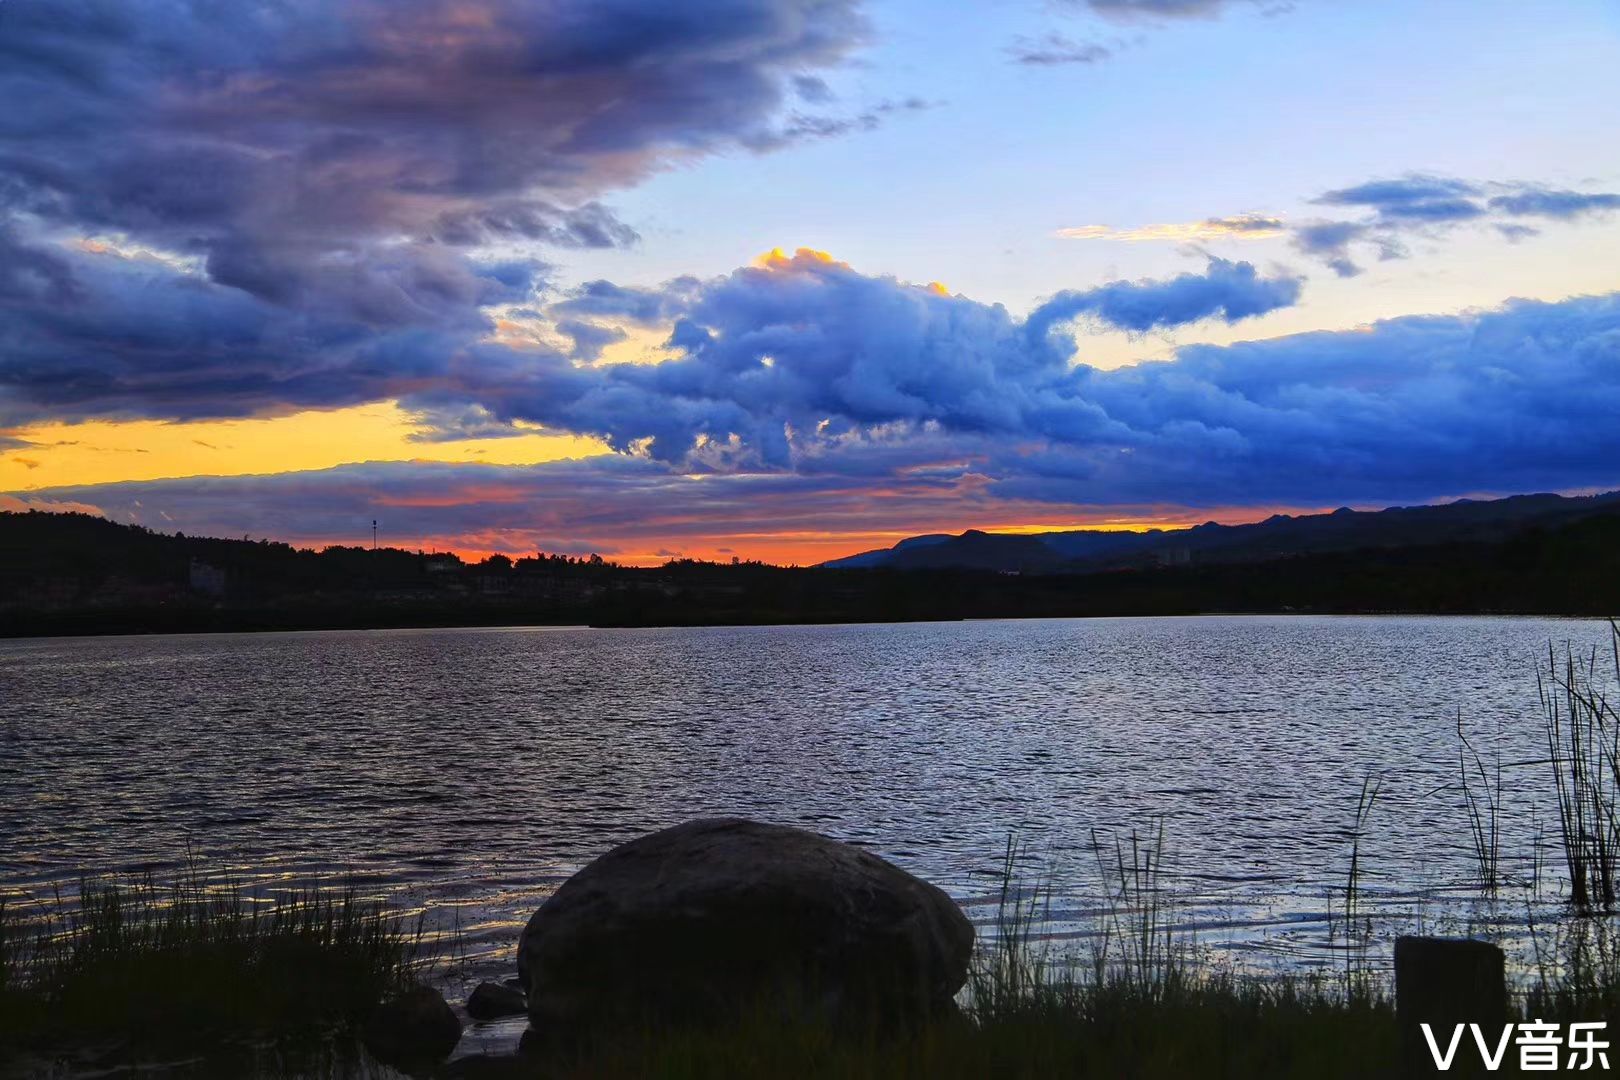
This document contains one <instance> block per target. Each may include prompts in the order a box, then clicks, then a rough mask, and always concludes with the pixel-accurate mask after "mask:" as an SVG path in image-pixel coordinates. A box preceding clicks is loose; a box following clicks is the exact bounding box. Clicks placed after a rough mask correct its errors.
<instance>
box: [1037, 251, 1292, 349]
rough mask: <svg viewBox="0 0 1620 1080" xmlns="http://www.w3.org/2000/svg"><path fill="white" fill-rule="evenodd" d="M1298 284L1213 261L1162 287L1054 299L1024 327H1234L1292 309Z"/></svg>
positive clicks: (1149, 284) (1120, 285)
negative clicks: (1086, 319)
mask: <svg viewBox="0 0 1620 1080" xmlns="http://www.w3.org/2000/svg"><path fill="white" fill-rule="evenodd" d="M1303 283H1304V281H1303V279H1302V278H1299V277H1297V276H1294V275H1289V274H1282V275H1278V276H1276V277H1270V278H1263V277H1261V276H1260V274H1259V272H1258V271H1257V270H1255V268H1254V265H1253V264H1252V263H1246V262H1229V261H1228V260H1226V259H1216V258H1212V259H1210V260H1209V267H1208V269H1207V270H1206V271H1205V272H1204V273H1203V274H1181V275H1180V276H1178V277H1174V278H1170V279H1168V280H1166V281H1116V282H1112V283H1111V284H1108V285H1103V286H1100V287H1098V288H1095V289H1087V290H1085V291H1083V292H1072V291H1071V292H1061V293H1058V294H1057V295H1056V296H1054V297H1052V298H1051V299H1050V300H1048V301H1047V302H1046V303H1044V304H1042V305H1041V306H1040V307H1038V308H1036V309H1035V311H1034V312H1033V313H1032V314H1031V315H1030V317H1029V326H1030V329H1031V331H1032V332H1033V333H1035V334H1039V335H1044V334H1045V333H1046V330H1047V328H1048V327H1050V326H1051V325H1052V324H1054V323H1058V322H1064V321H1067V320H1070V319H1074V318H1077V317H1079V316H1082V315H1089V316H1091V317H1093V318H1095V319H1096V320H1097V321H1098V322H1100V323H1102V324H1103V325H1105V326H1109V327H1112V328H1114V329H1116V330H1126V331H1130V332H1133V333H1145V332H1147V331H1149V330H1162V329H1166V328H1169V327H1174V326H1185V325H1186V324H1188V323H1194V322H1200V321H1202V320H1205V319H1220V320H1221V321H1223V322H1226V323H1235V322H1241V321H1242V320H1244V319H1251V318H1254V317H1256V316H1259V315H1265V314H1267V313H1269V312H1272V311H1276V310H1277V309H1278V308H1285V307H1291V306H1293V305H1294V304H1295V303H1297V302H1298V301H1299V292H1300V288H1301V286H1302V285H1303Z"/></svg>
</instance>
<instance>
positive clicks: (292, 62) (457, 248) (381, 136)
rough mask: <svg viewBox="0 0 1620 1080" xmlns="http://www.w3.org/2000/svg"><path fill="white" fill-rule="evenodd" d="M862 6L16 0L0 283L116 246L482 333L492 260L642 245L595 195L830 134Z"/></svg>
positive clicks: (334, 311) (5, 76)
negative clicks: (84, 245) (659, 172)
mask: <svg viewBox="0 0 1620 1080" xmlns="http://www.w3.org/2000/svg"><path fill="white" fill-rule="evenodd" d="M857 2H858V0H701V2H692V3H682V4H677V5H670V4H667V3H664V2H662V0H613V2H609V3H596V2H588V0H558V2H555V3H546V4H535V3H530V2H528V0H467V2H451V0H399V2H389V3H383V2H381V0H342V2H338V3H332V2H327V0H280V2H277V3H274V4H246V3H244V4H214V3H197V2H194V0H153V2H151V3H145V4H140V5H133V4H128V3H126V2H124V0H78V2H75V3H69V4H64V3H58V2H56V0H8V2H6V3H4V4H0V101H6V102H27V103H28V105H27V108H12V109H3V110H0V224H3V227H4V228H5V229H6V231H7V232H9V233H11V234H13V235H15V236H19V237H22V238H23V240H24V241H28V243H27V246H26V247H25V248H23V249H22V251H23V253H24V254H26V255H27V256H28V257H29V258H30V260H31V262H30V263H29V264H28V265H26V266H19V264H18V262H17V260H16V259H15V258H11V259H7V260H0V261H3V262H6V263H9V266H7V267H6V268H5V269H0V290H7V291H10V292H15V291H16V288H15V287H14V281H15V279H16V278H18V277H19V276H22V275H28V276H31V277H36V278H37V277H39V276H40V275H43V274H54V275H56V284H57V285H58V288H59V289H60V288H65V287H66V282H67V281H68V278H67V276H66V275H65V274H62V273H60V272H59V271H58V269H57V268H56V267H54V266H53V265H52V264H51V262H50V261H49V260H48V259H46V258H45V256H44V254H43V253H44V252H46V251H48V244H49V242H51V241H56V240H61V239H63V238H64V237H65V238H69V239H71V238H74V237H79V236H85V235H94V236H114V237H120V238H123V239H125V240H127V241H130V242H131V243H133V244H136V245H139V246H144V247H148V248H151V249H155V250H158V251H162V252H168V253H173V254H175V255H179V256H182V257H185V258H190V259H195V260H197V262H198V264H199V266H200V269H201V271H202V274H203V276H204V277H205V278H206V279H207V281H208V282H210V283H212V284H214V285H219V286H227V287H229V288H232V289H236V290H239V291H241V292H244V293H247V294H250V295H251V296H252V297H254V298H255V299H257V300H260V301H264V302H266V303H269V304H271V305H275V306H278V307H281V308H285V309H287V310H289V311H290V312H293V313H295V314H293V315H292V316H291V318H292V319H294V320H296V319H298V318H301V317H302V316H303V315H304V314H306V313H307V312H308V311H309V310H310V309H311V308H315V309H318V310H319V311H320V312H321V313H323V314H324V315H328V316H330V317H331V318H334V319H338V320H354V321H358V322H362V323H366V324H370V325H373V326H377V327H380V328H396V327H406V326H423V325H430V324H431V325H433V326H443V325H446V324H448V323H454V324H458V325H468V324H471V323H472V322H475V321H477V320H478V318H479V316H478V314H477V311H476V305H477V304H478V303H481V302H482V298H481V294H480V291H479V287H478V285H477V283H478V281H479V280H481V279H483V278H486V277H488V274H487V273H486V272H485V271H484V270H483V269H482V268H480V267H478V266H476V265H470V264H472V263H476V261H477V260H478V258H479V257H480V256H478V255H477V254H476V251H475V250H474V249H478V248H481V247H486V246H490V245H497V246H503V247H507V248H511V247H514V246H515V247H518V248H522V249H524V250H526V252H527V253H528V254H527V255H526V258H527V259H528V261H529V262H531V263H532V264H534V265H535V266H536V267H538V266H539V262H540V260H539V259H538V258H537V257H536V256H535V255H534V254H533V250H534V248H535V247H536V246H537V245H543V246H547V247H562V248H569V247H575V248H579V247H585V248H590V247H609V246H622V245H625V244H629V243H633V242H634V241H635V239H636V236H635V232H634V230H633V229H631V228H630V227H629V226H627V225H625V224H624V223H622V222H620V221H618V220H617V219H616V218H615V217H614V216H613V214H612V213H611V211H609V210H608V209H606V208H605V207H604V206H602V205H601V204H600V202H598V201H596V196H598V195H599V194H601V193H603V192H606V191H609V190H612V189H614V188H617V187H621V186H623V185H626V184H630V183H634V182H636V181H638V180H640V179H641V178H643V177H645V176H646V175H648V174H649V173H650V172H652V171H654V170H656V169H657V168H659V167H661V166H662V165H663V164H664V163H665V162H668V161H671V160H675V159H689V158H691V157H692V156H694V155H699V154H703V153H708V152H714V151H721V150H726V149H730V148H735V147H769V146H775V145H781V144H783V143H784V142H788V141H791V140H792V139H793V138H795V137H801V136H802V137H808V135H810V134H812V133H811V132H808V131H806V130H804V124H803V123H801V122H799V121H796V120H794V119H792V118H790V117H787V116H784V112H785V111H786V102H787V101H788V100H789V99H790V98H791V97H792V87H793V86H794V85H795V81H796V80H797V85H798V87H799V89H800V92H801V94H802V91H803V87H804V86H805V85H809V84H807V83H805V82H804V81H803V80H806V79H809V80H812V81H813V80H814V78H815V74H814V73H815V72H816V71H818V70H822V69H826V68H828V67H830V66H834V65H837V64H840V63H842V62H843V61H844V60H845V59H846V58H847V57H848V56H849V55H850V54H851V52H852V50H853V49H855V48H856V47H857V46H858V45H860V44H861V43H862V42H863V41H864V40H865V37H866V26H865V23H864V21H863V19H862V17H861V15H860V13H859V11H858V10H857V6H856V5H857ZM880 108H881V107H880ZM869 111H870V112H871V116H869V117H868V116H866V115H865V114H863V117H862V118H861V120H860V122H861V123H862V124H870V123H875V122H876V117H877V116H878V115H879V113H878V111H877V110H869ZM10 254H12V255H15V254H16V252H11V253H10ZM461 264H468V265H461Z"/></svg>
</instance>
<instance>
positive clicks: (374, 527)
mask: <svg viewBox="0 0 1620 1080" xmlns="http://www.w3.org/2000/svg"><path fill="white" fill-rule="evenodd" d="M371 550H372V551H376V550H377V519H376V518H372V519H371Z"/></svg>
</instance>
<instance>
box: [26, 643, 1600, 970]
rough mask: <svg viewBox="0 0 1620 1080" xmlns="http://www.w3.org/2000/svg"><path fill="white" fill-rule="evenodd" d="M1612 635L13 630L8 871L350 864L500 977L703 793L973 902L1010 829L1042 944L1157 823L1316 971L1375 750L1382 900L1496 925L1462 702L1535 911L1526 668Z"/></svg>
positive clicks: (326, 870)
mask: <svg viewBox="0 0 1620 1080" xmlns="http://www.w3.org/2000/svg"><path fill="white" fill-rule="evenodd" d="M1607 634H1608V628H1607V625H1606V624H1603V623H1600V622H1594V621H1568V620H1551V619H1528V618H1409V617H1387V618H1385V617H1366V618H1360V617H1357V618H1349V617H1338V618H1326V617H1324V618H1316V617H1204V618H1164V619H1097V620H1047V621H1030V622H1018V621H998V622H966V623H932V624H900V625H856V626H804V627H747V628H719V629H651V630H646V629H641V630H591V629H498V630H488V629H477V630H412V631H378V632H335V633H294V634H257V635H249V634H240V635H235V634H233V635H211V636H176V637H140V638H86V639H29V640H14V641H4V642H0V889H4V890H6V891H9V892H11V893H31V894H36V895H38V894H42V893H48V892H50V891H51V890H53V889H55V888H58V887H63V886H67V887H72V886H73V885H75V884H76V883H77V881H78V880H79V878H80V876H81V875H84V874H86V873H117V874H140V873H143V872H145V871H147V870H148V869H154V870H156V872H157V873H158V874H159V876H162V875H163V874H164V873H166V872H169V871H172V870H174V869H175V868H176V867H178V866H180V865H182V864H183V863H184V861H185V860H186V859H187V858H188V853H189V857H190V858H192V859H195V860H197V862H198V863H199V865H200V866H201V867H202V868H204V869H205V870H206V871H208V872H210V873H220V874H230V875H232V876H234V877H236V878H237V879H239V880H241V881H243V882H245V883H247V884H248V885H250V886H251V887H252V888H254V889H257V890H260V891H263V892H265V893H267V894H268V893H272V892H274V891H275V890H277V889H284V888H287V887H290V886H292V885H296V884H304V883H308V882H310V881H313V880H328V879H345V880H352V881H355V882H357V883H359V884H360V886H361V887H362V888H363V889H365V890H366V891H367V892H372V893H376V894H378V895H382V896H386V897H387V898H388V899H389V901H390V902H391V903H394V904H397V905H399V906H401V907H408V908H413V909H414V908H423V909H426V910H427V911H428V912H429V919H430V921H432V922H433V923H434V924H435V925H439V926H455V927H457V928H459V929H460V930H461V931H462V932H463V933H464V934H465V936H466V942H467V944H466V945H465V946H464V950H465V953H464V957H463V958H464V959H465V961H466V971H467V972H468V974H467V979H468V981H475V980H476V978H477V977H480V976H483V975H488V974H494V973H503V974H504V973H506V971H505V969H506V968H508V967H509V966H510V963H511V957H512V951H513V949H514V947H515V942H516V935H517V932H518V929H519V928H520V927H521V925H522V923H523V922H524V921H525V920H526V919H527V917H528V916H529V914H530V913H531V912H532V911H533V909H534V908H535V907H536V906H537V905H538V904H539V902H540V901H541V900H542V899H543V898H544V896H545V895H546V894H547V893H548V892H549V891H550V890H551V889H553V888H554V887H555V885H556V884H557V883H558V882H559V881H561V880H562V879H563V878H565V877H566V876H567V875H568V874H569V873H570V872H571V871H573V870H575V869H577V868H578V867H579V866H581V865H583V864H584V863H585V862H587V861H589V860H590V859H591V858H592V857H594V856H596V855H598V854H600V853H601V852H603V851H605V850H607V849H608V848H609V847H611V846H613V845H614V844H617V843H619V842H621V841H623V840H626V839H629V838H630V837H633V836H636V835H638V834H640V833H644V832H647V831H650V830H653V829H657V828H660V827H662V826H666V825H671V824H674V823H677V822H680V821H683V820H686V819H689V818H693V817H699V816H704V815H716V814H738V815H746V816H751V817H757V818H762V819H768V820H771V821H776V822H782V823H786V824H793V825H801V826H805V827H807V828H811V829H815V830H818V831H820V832H824V833H827V834H829V835H832V836H835V837H839V838H842V839H845V840H850V841H854V842H857V843H861V844H865V845H869V846H870V847H871V848H872V849H873V850H875V851H877V852H878V853H880V854H882V855H884V856H886V857H888V858H890V859H892V860H894V861H895V862H897V863H900V864H901V865H903V866H905V867H907V868H908V869H910V870H912V871H914V872H916V873H918V874H919V875H921V876H923V877H925V878H927V879H929V880H931V881H934V882H936V883H937V884H939V885H941V886H942V887H944V888H945V889H946V890H947V891H949V892H950V893H952V895H954V896H956V897H957V898H958V899H959V900H961V901H963V902H964V903H965V904H967V905H968V906H969V910H970V912H972V913H973V914H974V915H975V916H976V917H978V918H980V919H981V920H982V919H984V918H985V917H986V915H987V903H986V901H987V898H989V897H991V896H992V895H993V893H994V889H995V886H996V883H997V881H998V879H999V873H1000V867H1001V863H1002V858H1003V855H1004V852H1005V851H1006V846H1007V843H1008V839H1009V837H1017V838H1018V840H1019V841H1020V843H1021V845H1022V846H1023V848H1024V851H1025V854H1024V857H1023V859H1022V863H1021V865H1022V873H1023V874H1024V875H1026V878H1027V880H1030V881H1040V882H1046V883H1050V885H1051V886H1052V888H1053V892H1054V895H1055V896H1056V898H1057V903H1056V905H1055V909H1054V911H1053V913H1052V916H1051V919H1050V923H1049V929H1050V931H1051V933H1052V934H1053V935H1054V936H1055V937H1057V938H1060V939H1062V938H1066V937H1070V936H1080V935H1083V934H1084V933H1085V931H1086V928H1087V926H1088V925H1089V922H1088V916H1089V914H1090V913H1092V912H1094V911H1095V910H1096V906H1097V902H1098V900H1099V898H1100V896H1101V895H1102V875H1101V873H1100V871H1099V863H1098V859H1097V857H1096V851H1095V849H1094V844H1095V843H1101V844H1102V845H1103V846H1104V847H1105V848H1106V849H1107V850H1108V851H1109V852H1110V853H1111V852H1112V851H1113V848H1112V844H1113V842H1114V839H1115V838H1119V839H1122V840H1128V838H1129V836H1130V834H1131V832H1132V831H1133V830H1134V831H1136V832H1137V833H1138V834H1141V835H1144V836H1147V835H1151V834H1155V833H1156V830H1157V829H1158V827H1159V823H1160V822H1162V825H1163V829H1164V837H1165V849H1166V859H1167V862H1166V866H1167V870H1166V881H1167V883H1168V888H1169V890H1170V893H1171V895H1172V896H1173V898H1174V901H1175V912H1176V914H1175V918H1176V919H1177V921H1178V922H1179V923H1180V924H1181V925H1182V926H1184V927H1186V928H1188V929H1190V930H1192V931H1194V932H1196V934H1197V936H1198V939H1199V940H1200V941H1201V942H1203V943H1204V944H1205V945H1206V946H1208V947H1209V948H1210V949H1212V950H1214V951H1216V952H1217V953H1219V954H1220V955H1222V956H1224V957H1228V958H1233V959H1234V960H1235V961H1236V962H1238V963H1241V964H1244V965H1247V966H1255V965H1260V966H1265V965H1266V964H1280V965H1281V966H1284V967H1291V966H1301V965H1304V966H1309V965H1315V964H1323V963H1331V962H1333V957H1334V956H1335V955H1336V954H1335V952H1334V949H1335V948H1336V945H1335V937H1334V934H1333V933H1332V932H1330V930H1331V920H1330V917H1329V916H1330V912H1331V910H1332V909H1333V907H1334V905H1336V904H1339V905H1342V891H1343V888H1344V880H1345V874H1346V872H1347V870H1348V863H1349V847H1350V836H1349V833H1350V829H1351V827H1352V826H1353V824H1354V818H1355V811H1356V803H1357V798H1358V795H1359V793H1360V792H1361V790H1362V785H1363V781H1364V779H1365V778H1366V777H1368V776H1369V775H1375V776H1377V777H1378V778H1379V783H1380V785H1381V786H1380V791H1379V795H1378V798H1377V800H1376V802H1375V804H1374V806H1373V808H1372V811H1371V814H1370V817H1369V820H1368V827H1367V835H1366V837H1365V839H1364V840H1363V843H1362V851H1361V860H1362V872H1363V875H1364V878H1363V880H1364V886H1365V888H1366V890H1367V893H1368V897H1367V901H1366V903H1367V904H1368V908H1369V910H1371V911H1376V912H1379V913H1382V914H1384V915H1387V916H1388V919H1389V923H1388V925H1389V926H1391V927H1393V926H1408V925H1413V924H1414V923H1421V924H1422V925H1425V926H1429V927H1431V928H1432V927H1434V926H1447V925H1451V926H1459V925H1460V926H1462V927H1463V928H1465V929H1466V928H1467V925H1468V924H1470V923H1472V922H1473V921H1475V920H1480V919H1489V918H1492V917H1494V916H1493V915H1492V914H1491V913H1490V912H1483V913H1482V911H1481V909H1480V908H1479V906H1478V902H1477V900H1476V899H1475V891H1474V890H1473V889H1471V888H1469V887H1467V886H1468V882H1469V881H1470V880H1471V879H1473V878H1474V877H1475V876H1476V871H1475V868H1474V862H1473V856H1472V854H1471V849H1470V847H1469V841H1468V835H1469V834H1468V825H1467V817H1466V814H1465V809H1464V802H1463V798H1462V794H1461V791H1460V788H1459V787H1458V784H1457V775H1458V741H1457V738H1456V730H1455V729H1456V722H1457V721H1456V716H1457V712H1458V710H1459V709H1460V710H1461V712H1462V716H1463V719H1464V722H1465V723H1466V724H1467V726H1468V729H1469V730H1470V732H1472V733H1473V734H1472V738H1473V741H1474V742H1475V745H1476V747H1477V748H1479V749H1480V750H1481V752H1482V753H1483V754H1485V755H1486V757H1487V758H1488V759H1490V758H1493V756H1494V748H1496V747H1498V746H1499V747H1500V752H1501V758H1502V760H1503V762H1504V763H1505V764H1506V765H1507V766H1508V768H1507V769H1506V773H1505V775H1506V776H1507V779H1508V787H1509V791H1508V792H1507V796H1506V804H1505V807H1504V813H1505V820H1504V849H1505V851H1506V856H1505V859H1506V861H1508V862H1509V864H1510V865H1511V866H1512V867H1513V869H1514V872H1515V873H1516V874H1518V875H1520V876H1522V877H1529V876H1530V874H1531V872H1532V869H1533V867H1534V865H1535V863H1536V861H1537V858H1536V851H1537V850H1538V849H1537V839H1538V837H1539V838H1540V848H1539V850H1540V852H1541V858H1542V859H1543V860H1547V861H1549V865H1546V866H1544V867H1542V869H1541V871H1540V876H1541V892H1542V899H1543V901H1546V902H1552V901H1556V900H1557V898H1558V894H1559V888H1560V887H1561V886H1560V885H1559V883H1558V881H1557V876H1558V874H1559V873H1560V872H1561V868H1560V867H1559V866H1558V865H1557V858H1558V856H1557V854H1556V852H1555V850H1554V848H1553V846H1552V844H1553V841H1554V840H1555V837H1554V833H1556V831H1557V820H1558V819H1557V810H1556V802H1555V796H1554V794H1553V788H1552V786H1551V778H1550V774H1549V772H1548V767H1547V766H1546V765H1545V764H1544V763H1542V759H1544V758H1545V757H1546V746H1545V735H1544V733H1543V730H1542V720H1541V712H1540V706H1539V704H1538V698H1537V688H1536V672H1537V666H1538V664H1540V665H1542V666H1544V665H1545V664H1546V656H1547V648H1548V643H1549V642H1554V643H1557V644H1558V646H1559V648H1562V647H1563V643H1564V642H1566V641H1571V642H1574V643H1575V644H1576V645H1577V646H1578V647H1580V648H1589V647H1591V646H1593V645H1597V644H1599V643H1603V642H1606V641H1607ZM1094 837H1095V839H1094ZM1531 900H1532V901H1533V900H1534V897H1532V898H1531ZM1514 903H1515V904H1517V905H1518V907H1517V915H1516V916H1514V917H1516V918H1518V919H1520V920H1522V919H1523V917H1524V910H1525V909H1524V906H1523V903H1524V902H1523V901H1520V900H1515V901H1514Z"/></svg>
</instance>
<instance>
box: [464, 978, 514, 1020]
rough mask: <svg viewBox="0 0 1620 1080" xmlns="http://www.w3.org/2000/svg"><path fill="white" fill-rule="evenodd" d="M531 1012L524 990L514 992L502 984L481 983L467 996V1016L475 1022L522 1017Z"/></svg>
mask: <svg viewBox="0 0 1620 1080" xmlns="http://www.w3.org/2000/svg"><path fill="white" fill-rule="evenodd" d="M528 1011H529V1003H528V999H526V998H525V997H524V996H523V991H522V990H514V989H513V988H512V987H510V986H503V985H502V984H500V983H492V982H484V983H479V984H478V988H477V989H475V990H474V991H473V992H472V993H471V994H469V995H467V1015H468V1016H470V1017H472V1018H473V1019H474V1020H498V1019H500V1018H501V1017H503V1016H522V1015H523V1014H524V1013H526V1012H528Z"/></svg>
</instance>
